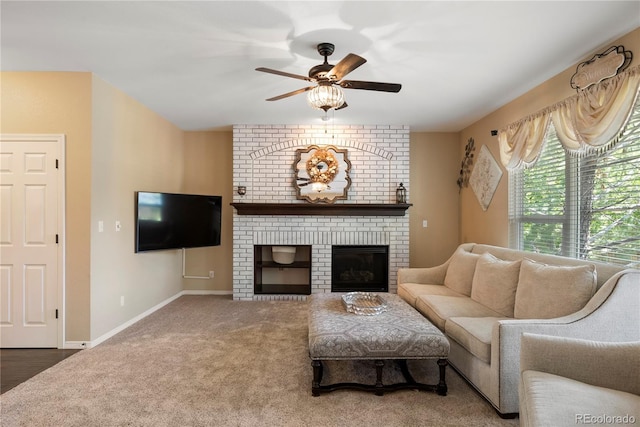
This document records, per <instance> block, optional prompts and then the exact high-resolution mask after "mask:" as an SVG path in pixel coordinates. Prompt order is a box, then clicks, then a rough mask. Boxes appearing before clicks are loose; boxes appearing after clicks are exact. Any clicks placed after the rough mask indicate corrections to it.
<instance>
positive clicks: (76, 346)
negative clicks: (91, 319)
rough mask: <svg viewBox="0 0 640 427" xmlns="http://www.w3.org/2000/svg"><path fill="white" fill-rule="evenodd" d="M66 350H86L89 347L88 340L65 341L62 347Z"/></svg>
mask: <svg viewBox="0 0 640 427" xmlns="http://www.w3.org/2000/svg"><path fill="white" fill-rule="evenodd" d="M62 348H63V349H64V350H84V349H85V348H87V343H86V341H65V342H64V345H63V347H62Z"/></svg>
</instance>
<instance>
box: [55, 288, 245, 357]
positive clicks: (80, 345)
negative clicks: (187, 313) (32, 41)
mask: <svg viewBox="0 0 640 427" xmlns="http://www.w3.org/2000/svg"><path fill="white" fill-rule="evenodd" d="M231 294H233V291H207V290H187V291H180V292H178V293H177V294H175V295H174V296H172V297H170V298H167V299H166V300H164V301H162V302H161V303H159V304H156V305H155V306H153V307H151V308H150V309H148V310H147V311H145V312H144V313H141V314H139V315H138V316H136V317H134V318H133V319H131V320H129V321H128V322H125V323H123V324H122V325H120V326H118V327H117V328H115V329H112V330H110V331H109V332H107V333H106V334H103V335H102V336H100V337H98V338H96V339H95V340H92V341H89V342H85V341H66V342H65V343H64V348H68V349H85V348H93V347H95V346H97V345H100V344H102V343H103V342H104V341H106V340H108V339H109V338H111V337H113V336H114V335H116V334H117V333H119V332H122V331H124V330H125V329H127V328H128V327H129V326H131V325H133V324H135V323H137V322H139V321H140V320H142V319H144V318H145V317H147V316H148V315H150V314H152V313H153V312H155V311H157V310H159V309H161V308H162V307H164V306H165V305H167V304H169V303H170V302H172V301H175V300H176V299H178V298H180V297H181V296H183V295H231Z"/></svg>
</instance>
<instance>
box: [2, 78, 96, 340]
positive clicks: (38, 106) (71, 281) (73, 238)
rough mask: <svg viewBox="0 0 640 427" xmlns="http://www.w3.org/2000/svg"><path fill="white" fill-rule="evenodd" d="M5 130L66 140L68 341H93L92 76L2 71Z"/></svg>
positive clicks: (3, 131)
mask: <svg viewBox="0 0 640 427" xmlns="http://www.w3.org/2000/svg"><path fill="white" fill-rule="evenodd" d="M0 83H1V87H0V106H1V111H0V132H2V133H41V134H52V133H53V134H64V135H65V136H66V156H65V167H66V177H65V178H66V181H65V192H66V199H67V200H66V218H65V222H66V241H65V246H66V247H65V256H66V259H65V272H66V299H65V304H66V328H65V329H66V331H65V332H66V340H67V341H84V340H87V339H88V338H89V316H90V311H89V301H90V297H91V296H90V237H91V236H90V212H91V146H92V144H91V74H90V73H61V72H33V73H32V72H2V73H1V74H0Z"/></svg>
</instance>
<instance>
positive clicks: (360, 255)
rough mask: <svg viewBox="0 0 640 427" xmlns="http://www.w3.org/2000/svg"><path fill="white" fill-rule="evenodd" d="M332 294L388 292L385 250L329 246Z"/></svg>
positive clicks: (387, 249) (387, 266) (386, 253)
mask: <svg viewBox="0 0 640 427" xmlns="http://www.w3.org/2000/svg"><path fill="white" fill-rule="evenodd" d="M331 291H332V292H354V291H363V292H388V291H389V247H388V246H332V248H331Z"/></svg>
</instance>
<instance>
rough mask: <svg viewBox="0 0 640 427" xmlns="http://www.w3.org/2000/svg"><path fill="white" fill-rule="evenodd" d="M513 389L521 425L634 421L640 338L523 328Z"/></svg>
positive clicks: (638, 413) (639, 397)
mask: <svg viewBox="0 0 640 427" xmlns="http://www.w3.org/2000/svg"><path fill="white" fill-rule="evenodd" d="M620 321H624V319H623V318H621V319H620ZM519 394H520V397H519V398H520V425H521V426H525V427H531V426H551V425H553V426H576V425H580V424H600V425H620V424H631V425H634V424H635V423H638V422H640V341H634V342H601V341H588V340H581V339H575V338H564V337H554V336H546V335H536V334H528V333H525V334H523V335H522V342H521V353H520V393H519Z"/></svg>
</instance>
